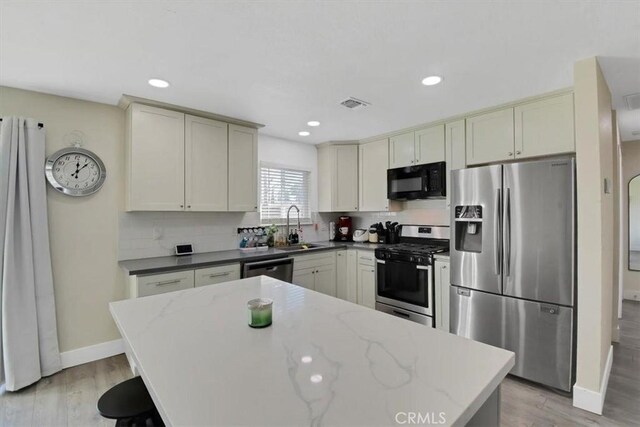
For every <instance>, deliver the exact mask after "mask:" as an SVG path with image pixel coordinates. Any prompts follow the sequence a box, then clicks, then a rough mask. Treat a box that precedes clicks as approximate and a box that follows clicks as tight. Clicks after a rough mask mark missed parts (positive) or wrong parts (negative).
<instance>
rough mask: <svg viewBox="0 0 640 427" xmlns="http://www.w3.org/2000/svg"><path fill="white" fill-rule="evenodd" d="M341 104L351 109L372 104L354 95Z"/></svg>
mask: <svg viewBox="0 0 640 427" xmlns="http://www.w3.org/2000/svg"><path fill="white" fill-rule="evenodd" d="M340 104H341V105H344V106H345V107H347V108H351V109H355V108H362V107H368V106H369V105H371V104H370V103H368V102H366V101H363V100H361V99H358V98H354V97H353V96H352V97H349V98H347V99H345V100H344V101H342V102H341V103H340Z"/></svg>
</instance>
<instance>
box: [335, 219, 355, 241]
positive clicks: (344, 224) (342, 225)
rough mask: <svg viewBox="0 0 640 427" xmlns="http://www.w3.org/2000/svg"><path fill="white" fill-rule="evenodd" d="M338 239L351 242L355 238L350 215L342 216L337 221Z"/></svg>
mask: <svg viewBox="0 0 640 427" xmlns="http://www.w3.org/2000/svg"><path fill="white" fill-rule="evenodd" d="M335 240H337V241H342V242H350V241H352V240H353V222H352V221H351V217H350V216H341V217H339V218H338V221H337V223H336V238H335Z"/></svg>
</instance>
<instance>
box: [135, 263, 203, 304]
mask: <svg viewBox="0 0 640 427" xmlns="http://www.w3.org/2000/svg"><path fill="white" fill-rule="evenodd" d="M193 277H194V274H193V270H185V271H175V272H172V273H163V274H152V275H149V276H131V277H130V278H129V280H130V288H129V294H130V297H131V298H138V297H146V296H149V295H158V294H163V293H165V292H173V291H181V290H183V289H189V288H193V283H194V281H193Z"/></svg>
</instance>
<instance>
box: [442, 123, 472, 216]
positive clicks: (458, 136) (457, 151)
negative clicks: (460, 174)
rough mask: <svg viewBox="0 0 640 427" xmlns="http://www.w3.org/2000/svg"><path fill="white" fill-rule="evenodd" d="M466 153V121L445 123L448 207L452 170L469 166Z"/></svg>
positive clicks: (448, 203) (448, 204)
mask: <svg viewBox="0 0 640 427" xmlns="http://www.w3.org/2000/svg"><path fill="white" fill-rule="evenodd" d="M465 157H466V153H465V122H464V119H463V120H458V121H456V122H451V123H447V124H446V125H445V161H446V162H447V167H446V169H447V177H446V180H447V207H449V206H450V205H451V203H450V200H451V171H452V170H456V169H463V168H465V167H466V166H467V162H466V158H465Z"/></svg>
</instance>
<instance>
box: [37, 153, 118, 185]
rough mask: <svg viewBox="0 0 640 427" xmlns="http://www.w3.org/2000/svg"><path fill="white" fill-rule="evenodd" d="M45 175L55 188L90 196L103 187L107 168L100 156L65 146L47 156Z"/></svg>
mask: <svg viewBox="0 0 640 427" xmlns="http://www.w3.org/2000/svg"><path fill="white" fill-rule="evenodd" d="M44 169H45V175H46V176H47V180H48V181H49V183H50V184H51V186H52V187H53V188H55V189H56V190H58V191H59V192H61V193H64V194H67V195H69V196H88V195H89V194H93V193H95V192H96V191H98V190H99V189H100V187H102V184H104V180H105V179H106V178H107V170H106V169H105V167H104V163H102V160H100V158H99V157H98V156H96V155H95V154H94V153H92V152H91V151H89V150H85V149H84V148H79V147H69V148H63V149H62V150H59V151H56V152H55V153H53V154H52V155H50V156H49V157H48V158H47V162H46V163H45V168H44Z"/></svg>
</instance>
